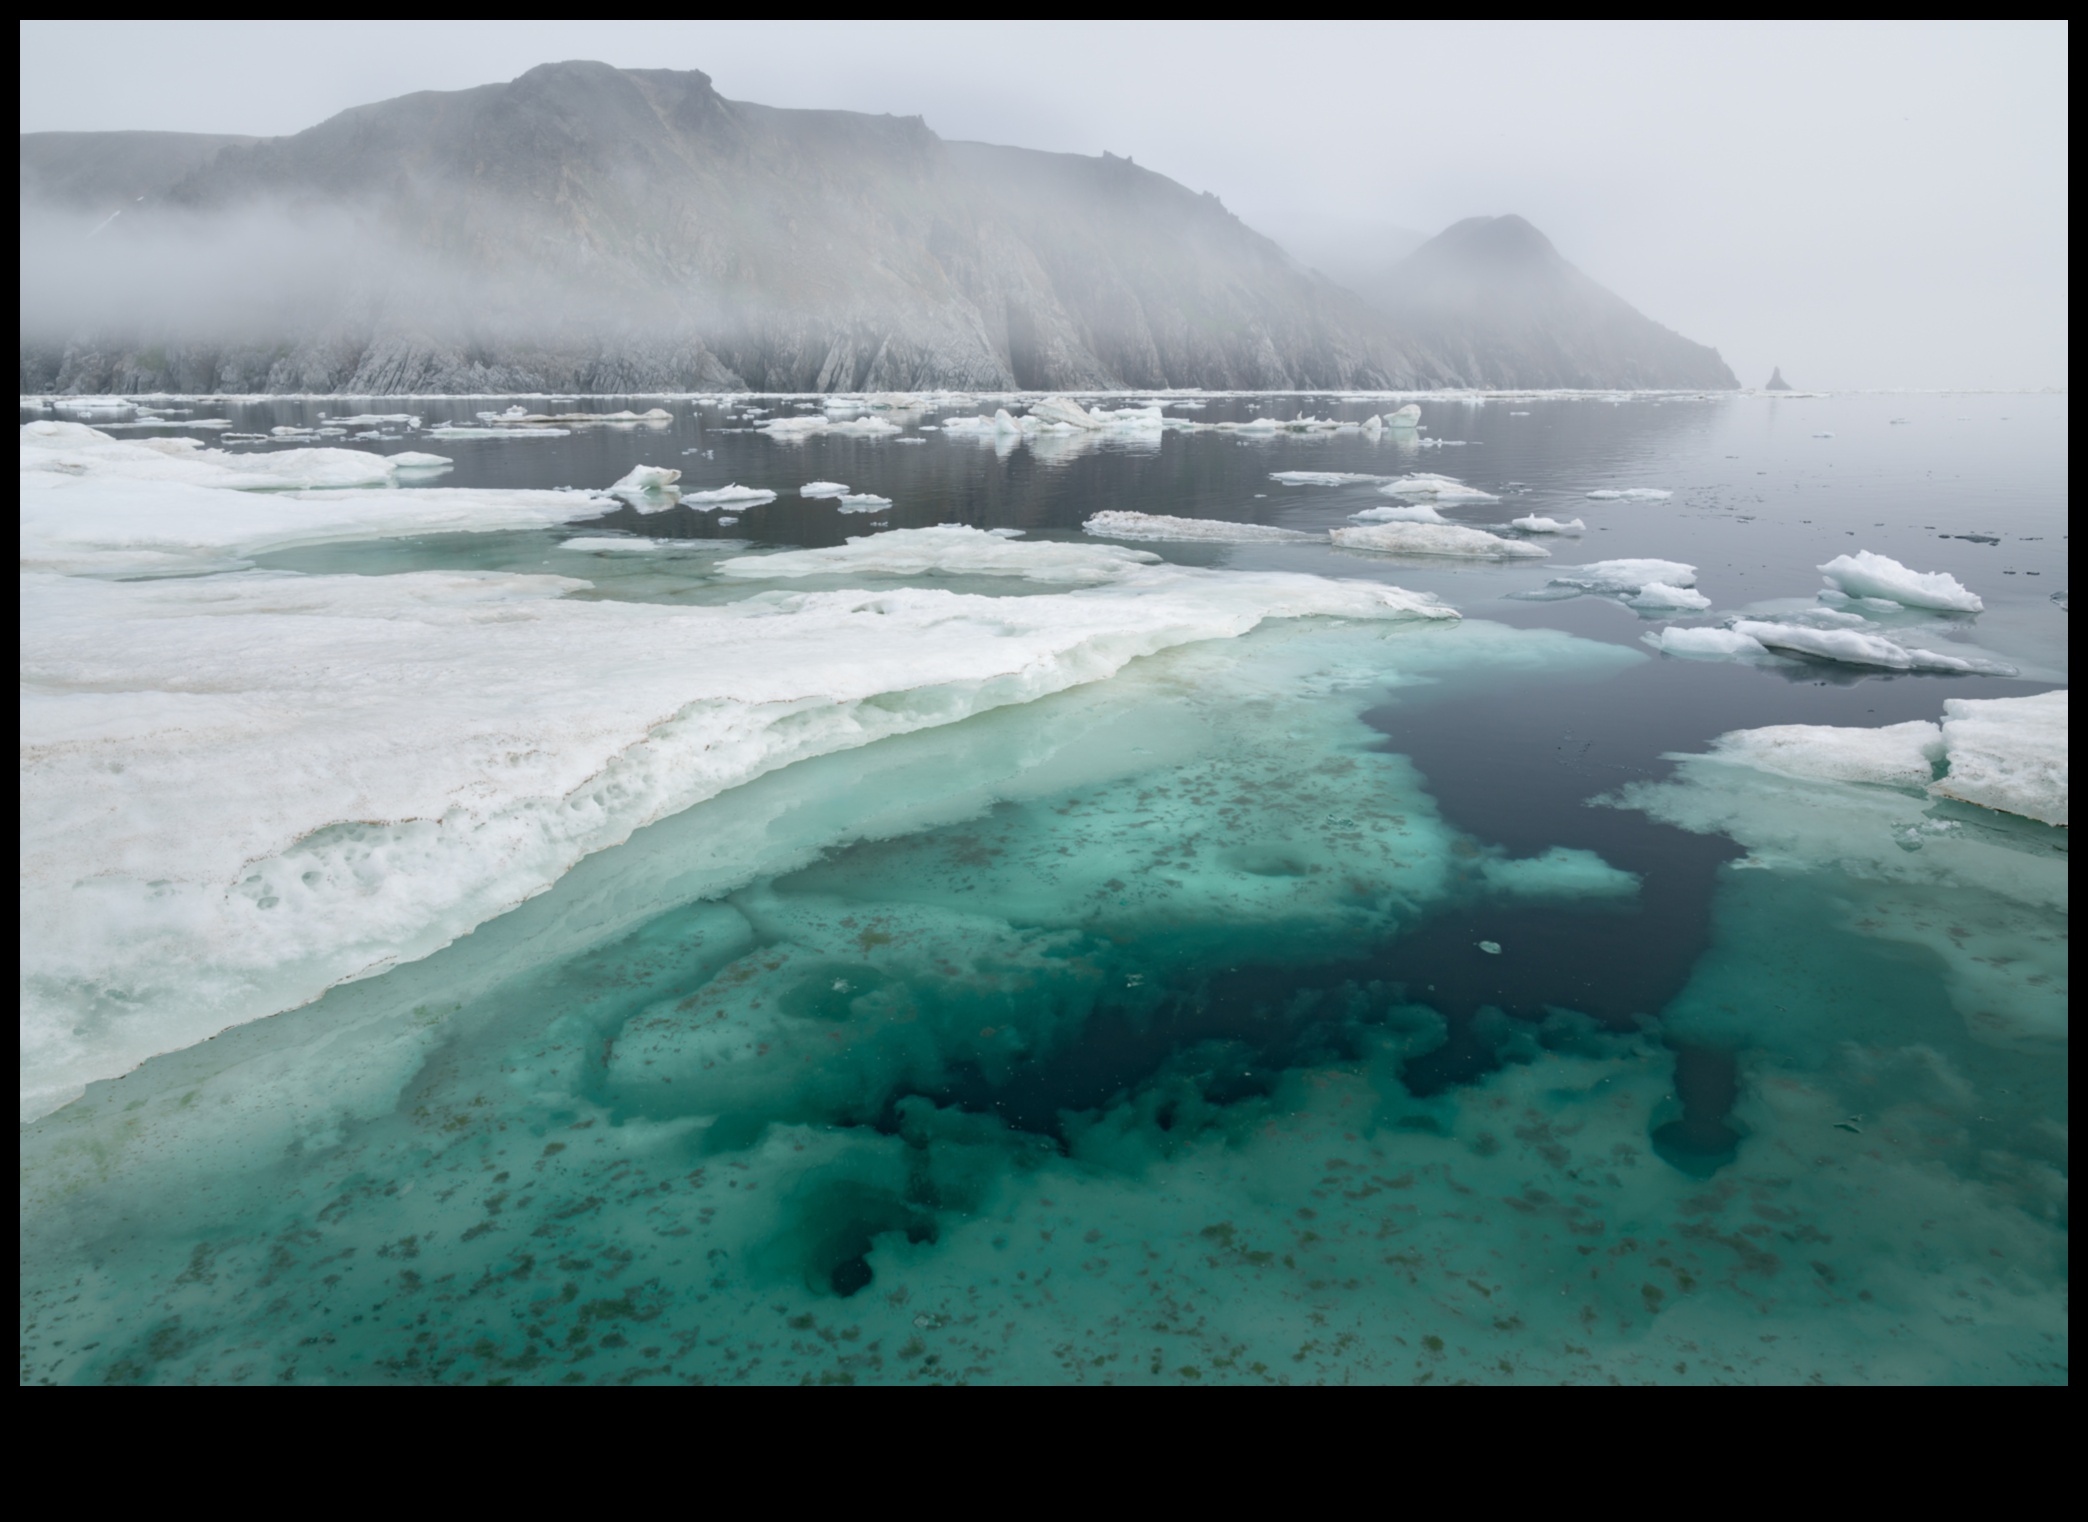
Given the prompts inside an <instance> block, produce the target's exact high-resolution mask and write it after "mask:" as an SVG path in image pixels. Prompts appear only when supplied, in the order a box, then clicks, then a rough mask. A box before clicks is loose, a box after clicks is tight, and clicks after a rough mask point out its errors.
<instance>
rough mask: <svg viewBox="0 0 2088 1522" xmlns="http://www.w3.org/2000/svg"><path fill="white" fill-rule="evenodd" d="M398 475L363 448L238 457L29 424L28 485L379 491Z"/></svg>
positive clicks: (25, 447) (77, 427)
mask: <svg viewBox="0 0 2088 1522" xmlns="http://www.w3.org/2000/svg"><path fill="white" fill-rule="evenodd" d="M397 473H398V466H397V464H396V462H395V460H394V458H393V457H390V456H386V455H380V454H371V453H368V452H366V451H364V450H360V449H283V450H275V451H272V452H270V453H267V454H235V453H232V452H230V451H227V450H222V449H208V448H205V447H204V446H203V445H202V444H201V443H200V442H199V441H198V440H195V439H113V438H111V437H109V435H107V434H106V433H102V432H101V431H99V430H98V429H94V428H89V427H87V426H86V425H85V424H84V423H59V422H50V421H38V422H34V423H24V424H23V425H22V477H23V479H22V485H23V487H24V488H25V489H34V488H37V487H41V486H44V485H48V484H50V478H52V477H60V478H63V477H72V478H76V479H77V478H80V477H91V478H94V479H98V480H127V481H169V482H173V481H179V482H184V483H187V484H189V485H194V486H224V487H231V488H233V489H235V490H240V491H295V490H300V489H311V488H319V487H330V486H372V485H378V484H381V483H383V482H387V481H390V480H391V479H392V478H393V477H394V476H395V475H396V474H397Z"/></svg>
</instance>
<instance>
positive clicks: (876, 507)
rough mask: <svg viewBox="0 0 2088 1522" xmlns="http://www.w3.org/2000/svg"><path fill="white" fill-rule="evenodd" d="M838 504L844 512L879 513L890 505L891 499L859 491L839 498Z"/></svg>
mask: <svg viewBox="0 0 2088 1522" xmlns="http://www.w3.org/2000/svg"><path fill="white" fill-rule="evenodd" d="M839 505H840V508H841V511H842V512H844V513H881V512H883V511H884V510H885V509H886V508H888V507H890V506H891V505H892V499H891V498H890V497H879V496H873V495H872V494H871V493H869V492H860V493H853V494H851V495H849V496H846V497H843V498H841V499H840V503H839Z"/></svg>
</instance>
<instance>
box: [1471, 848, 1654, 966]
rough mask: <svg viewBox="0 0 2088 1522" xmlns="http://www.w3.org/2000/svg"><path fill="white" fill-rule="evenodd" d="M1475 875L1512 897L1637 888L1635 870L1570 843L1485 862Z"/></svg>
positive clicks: (1620, 892) (1610, 894)
mask: <svg viewBox="0 0 2088 1522" xmlns="http://www.w3.org/2000/svg"><path fill="white" fill-rule="evenodd" d="M1479 875H1480V876H1481V877H1483V878H1484V879H1485V880H1486V886H1487V887H1489V888H1491V889H1493V891H1494V892H1496V893H1503V894H1507V895H1509V896H1510V897H1514V898H1567V899H1586V898H1626V897H1629V896H1630V895H1631V894H1634V893H1636V892H1638V890H1639V878H1638V874H1637V873H1636V872H1626V871H1623V870H1622V869H1620V868H1617V867H1613V866H1611V865H1610V864H1609V863H1608V862H1606V861H1604V860H1603V859H1602V858H1601V857H1600V856H1598V855H1596V854H1595V853H1594V852H1593V851H1583V850H1578V849H1575V848H1574V847H1571V846H1553V847H1552V848H1551V849H1550V850H1549V851H1546V852H1545V853H1544V854H1543V855H1541V856H1524V857H1519V858H1515V859H1512V860H1492V861H1488V862H1486V863H1485V864H1484V865H1482V866H1481V867H1480V869H1479ZM1484 944H1491V943H1484Z"/></svg>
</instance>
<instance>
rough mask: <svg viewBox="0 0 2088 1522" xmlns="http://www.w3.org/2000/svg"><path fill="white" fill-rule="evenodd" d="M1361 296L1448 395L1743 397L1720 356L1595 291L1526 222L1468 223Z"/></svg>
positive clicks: (1389, 271)
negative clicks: (1679, 392) (1676, 391)
mask: <svg viewBox="0 0 2088 1522" xmlns="http://www.w3.org/2000/svg"><path fill="white" fill-rule="evenodd" d="M1358 288H1359V290H1361V292H1362V294H1363V295H1364V296H1365V297H1367V298H1368V299H1369V300H1370V301H1371V302H1372V304H1373V305H1375V306H1376V307H1378V309H1379V310H1380V311H1382V312H1383V313H1385V314H1386V315H1387V316H1389V317H1391V318H1392V319H1393V320H1394V321H1395V322H1396V323H1398V324H1399V325H1400V326H1401V327H1402V328H1403V329H1404V330H1405V331H1407V332H1409V333H1410V334H1411V335H1412V336H1413V338H1414V340H1415V341H1416V342H1418V343H1421V344H1423V345H1425V346H1426V347H1427V348H1428V349H1429V351H1430V352H1431V353H1433V354H1434V355H1435V356H1436V357H1437V359H1438V361H1439V362H1440V363H1441V364H1443V365H1444V366H1445V368H1446V372H1447V374H1448V376H1449V380H1448V384H1453V385H1466V386H1482V387H1524V386H1529V387H1549V386H1565V387H1588V388H1596V389H1601V388H1609V387H1620V388H1633V387H1653V388H1659V387H1675V388H1682V389H1696V388H1704V389H1720V390H1724V389H1730V388H1734V387H1737V386H1738V385H1739V381H1738V380H1737V379H1736V378H1735V377H1734V375H1733V372H1732V370H1731V369H1729V368H1728V367H1727V365H1726V363H1725V361H1724V360H1722V359H1720V358H1719V356H1718V351H1717V350H1716V349H1711V348H1707V347H1706V346H1704V345H1703V344H1699V343H1692V342H1691V341H1690V340H1689V339H1686V338H1684V337H1683V336H1682V335H1681V334H1679V333H1676V332H1673V331H1672V330H1670V329H1668V328H1664V327H1662V326H1661V325H1660V324H1659V323H1657V322H1655V321H1653V319H1651V318H1650V317H1646V316H1644V315H1643V314H1641V313H1640V312H1638V311H1637V310H1636V309H1635V308H1633V307H1632V306H1631V305H1630V304H1629V303H1628V302H1626V301H1625V300H1624V299H1623V298H1622V297H1620V296H1617V295H1614V294H1613V293H1611V292H1610V291H1608V290H1606V289H1604V288H1603V287H1602V286H1600V285H1598V284H1596V283H1595V282H1594V281H1593V280H1591V279H1589V278H1588V277H1587V276H1586V275H1584V274H1582V273H1581V272H1580V271H1579V270H1577V269H1575V268H1574V267H1573V266H1572V265H1571V264H1569V263H1568V262H1567V261H1566V260H1565V258H1563V257H1562V256H1561V255H1560V253H1559V251H1558V250H1557V249H1556V248H1554V247H1553V246H1552V242H1551V240H1550V239H1549V238H1547V237H1545V236H1544V234H1543V233H1541V232H1539V231H1538V230H1537V229H1536V228H1535V227H1533V226H1531V225H1530V224H1529V223H1528V222H1527V221H1525V220H1524V219H1523V218H1521V217H1517V216H1505V217H1468V218H1466V219H1465V220H1464V221H1462V222H1459V223H1456V224H1455V225H1454V226H1451V227H1449V228H1447V229H1445V230H1444V231H1443V232H1441V233H1439V234H1437V235H1436V236H1435V237H1434V238H1431V239H1430V240H1429V241H1428V242H1426V243H1424V244H1423V245H1422V246H1421V247H1420V248H1418V249H1416V250H1415V251H1414V252H1413V253H1411V254H1409V255H1407V256H1406V257H1405V258H1404V259H1401V260H1399V261H1397V262H1396V263H1392V264H1389V265H1386V266H1384V267H1382V269H1381V271H1380V273H1379V274H1378V275H1377V276H1376V277H1375V278H1365V279H1361V280H1359V285H1358Z"/></svg>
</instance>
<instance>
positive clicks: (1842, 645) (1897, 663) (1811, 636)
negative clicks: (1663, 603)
mask: <svg viewBox="0 0 2088 1522" xmlns="http://www.w3.org/2000/svg"><path fill="white" fill-rule="evenodd" d="M1733 630H1734V632H1735V633H1738V634H1744V635H1747V636H1748V637H1749V638H1750V639H1753V640H1755V641H1757V642H1758V643H1760V644H1762V645H1764V646H1766V647H1767V648H1769V649H1771V650H1783V651H1789V652H1791V653H1793V654H1797V655H1810V656H1817V657H1819V658H1820V659H1822V660H1830V661H1841V662H1843V663H1844V664H1846V665H1851V666H1876V667H1878V668H1880V669H1881V670H1886V671H1963V672H1971V673H1977V674H1980V675H1985V676H2015V675H2017V674H2018V673H2017V671H2016V668H2015V667H2013V666H2009V665H2005V664H2003V663H2002V662H2000V661H1990V660H1987V659H1984V658H1983V657H1980V656H1966V655H1946V654H1944V653H1943V652H1941V651H1937V650H1913V649H1909V648H1907V647H1906V646H1904V645H1901V644H1898V643H1896V642H1894V641H1892V640H1889V639H1887V638H1885V636H1884V635H1882V634H1859V633H1857V632H1856V631H1855V630H1853V629H1808V628H1804V627H1802V626H1800V625H1798V624H1772V623H1762V622H1758V621H1756V620H1753V619H1740V620H1737V621H1736V622H1735V623H1734V624H1733Z"/></svg>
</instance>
